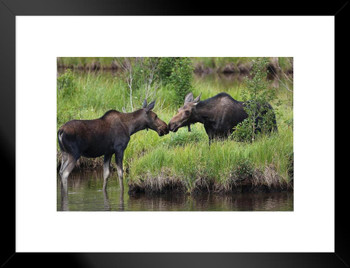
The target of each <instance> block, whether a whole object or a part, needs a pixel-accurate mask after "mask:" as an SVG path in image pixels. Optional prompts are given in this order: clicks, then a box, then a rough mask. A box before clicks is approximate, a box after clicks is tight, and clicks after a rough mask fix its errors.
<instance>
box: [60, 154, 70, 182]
mask: <svg viewBox="0 0 350 268" xmlns="http://www.w3.org/2000/svg"><path fill="white" fill-rule="evenodd" d="M61 153H62V160H61V167H60V176H61V177H62V172H63V170H64V168H65V166H66V164H67V160H68V153H66V152H63V151H61Z"/></svg>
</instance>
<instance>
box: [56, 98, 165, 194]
mask: <svg viewBox="0 0 350 268" xmlns="http://www.w3.org/2000/svg"><path fill="white" fill-rule="evenodd" d="M154 104H155V101H153V102H151V103H150V104H149V105H147V101H146V100H144V102H143V106H142V108H141V109H139V110H137V111H135V112H132V113H121V112H118V111H115V110H110V111H108V112H106V113H105V114H104V115H103V116H102V117H100V118H98V119H94V120H72V121H69V122H67V123H66V124H64V125H63V126H62V127H61V128H60V129H59V130H58V133H57V135H58V143H59V146H60V149H61V152H62V163H61V168H60V172H59V173H60V176H61V180H62V185H63V188H64V189H65V191H66V190H67V181H68V176H69V174H70V173H71V172H72V170H73V168H74V166H75V163H76V161H77V160H78V159H79V158H80V156H85V157H88V158H95V157H99V156H102V155H104V164H103V179H104V182H103V190H106V186H107V179H108V177H109V175H110V170H109V168H110V162H111V158H112V155H113V154H115V161H116V164H117V172H118V177H119V184H120V189H121V191H123V190H124V186H123V156H124V150H125V149H126V147H127V145H128V143H129V140H130V136H131V135H132V134H134V133H136V132H137V131H140V130H143V129H146V128H147V129H148V128H150V129H152V130H154V131H156V132H157V133H158V135H159V136H163V135H166V134H168V133H169V131H168V126H167V124H166V123H165V122H163V121H162V120H160V119H159V118H158V117H157V115H156V114H155V113H154V112H153V111H151V110H152V109H153V108H154Z"/></svg>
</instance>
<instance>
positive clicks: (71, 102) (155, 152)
mask: <svg viewBox="0 0 350 268" xmlns="http://www.w3.org/2000/svg"><path fill="white" fill-rule="evenodd" d="M70 83H71V86H69V87H66V88H65V89H63V90H58V92H57V129H58V128H59V127H60V126H61V125H63V124H64V123H65V122H67V121H69V120H72V119H95V118H98V117H100V116H102V115H103V114H104V113H105V112H106V111H108V110H110V109H116V110H119V111H122V110H123V109H124V110H126V111H127V112H130V111H131V110H132V107H131V105H130V99H129V92H128V89H127V88H125V84H124V83H122V82H121V79H120V77H119V76H118V75H115V74H113V73H110V72H87V73H86V72H83V73H81V72H72V73H71V78H70ZM286 83H287V81H286ZM243 88H244V84H242V83H241V82H239V81H237V80H232V81H231V80H227V81H222V80H220V79H217V78H210V79H206V78H200V79H195V80H194V81H193V93H194V95H195V96H197V95H199V94H200V93H202V99H206V98H209V97H212V96H214V95H215V94H217V93H220V92H222V91H225V92H227V93H229V94H230V95H231V96H232V97H233V98H235V99H237V100H240V99H241V92H242V89H243ZM289 88H292V85H289ZM271 90H276V91H277V96H278V98H277V101H276V103H275V104H273V105H274V108H275V109H276V115H277V123H278V128H279V132H278V133H277V134H274V135H272V136H271V137H266V136H262V137H260V138H259V139H258V140H256V141H255V142H254V143H239V142H235V141H233V140H227V141H221V142H215V143H213V144H212V145H211V146H210V147H209V146H208V137H207V135H206V133H205V130H204V127H203V125H201V124H196V125H194V126H193V127H192V132H187V129H180V130H179V131H178V132H177V133H170V134H169V135H166V136H164V137H159V136H158V135H157V133H155V132H154V131H151V130H150V131H146V130H144V131H140V132H138V133H136V134H134V135H133V136H132V137H131V140H130V143H129V145H128V147H127V149H126V151H125V158H124V170H125V171H126V172H125V179H126V181H127V183H128V184H129V186H130V187H129V188H130V191H131V192H149V193H159V192H166V191H169V190H172V191H175V190H176V191H180V192H185V193H195V192H199V191H211V192H221V193H222V192H232V191H238V192H244V191H279V190H286V189H292V183H293V179H292V178H293V177H292V174H293V130H292V122H293V108H292V107H293V95H292V92H290V91H288V90H286V89H285V88H283V87H280V88H273V89H271ZM175 97H176V93H175V92H174V91H172V90H170V89H168V88H167V87H166V86H161V87H158V88H154V89H152V90H151V91H150V93H149V96H148V101H151V100H153V99H156V106H155V108H154V111H155V112H156V113H157V114H158V116H159V118H161V119H162V120H164V121H165V122H169V121H170V119H171V117H172V116H173V115H174V114H175V113H176V111H177V109H178V108H179V107H178V106H176V105H175V104H174V101H173V99H174V98H175ZM144 98H145V95H144V92H143V91H142V90H140V91H136V92H133V106H134V109H136V108H139V107H141V105H142V101H143V99H144ZM277 102H281V105H278V106H277ZM57 156H58V157H57V160H58V161H57V164H58V165H59V163H60V152H59V150H58V151H57ZM102 163H103V158H102V157H100V158H96V159H87V158H81V159H80V160H79V162H78V164H77V165H78V168H83V169H84V168H90V169H94V168H96V167H97V166H99V167H102ZM112 168H113V169H115V163H114V157H113V159H112ZM111 179H112V180H115V179H117V175H116V173H114V174H113V176H112V178H111Z"/></svg>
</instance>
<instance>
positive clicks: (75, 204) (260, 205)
mask: <svg viewBox="0 0 350 268" xmlns="http://www.w3.org/2000/svg"><path fill="white" fill-rule="evenodd" d="M102 188H103V176H102V170H101V171H90V172H74V173H72V174H71V175H70V177H69V179H68V193H67V192H65V191H64V188H63V187H60V179H59V177H58V179H57V210H59V211H124V210H125V211H293V193H288V192H282V193H244V194H232V195H217V194H201V195H183V194H167V195H157V196H152V195H146V194H139V195H133V196H129V195H128V194H127V191H128V187H127V184H126V183H125V185H124V189H125V190H124V192H121V191H120V188H119V182H118V178H117V174H116V172H115V173H112V176H111V177H110V179H109V181H108V187H107V190H106V191H103V190H102Z"/></svg>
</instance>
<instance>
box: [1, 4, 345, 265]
mask: <svg viewBox="0 0 350 268" xmlns="http://www.w3.org/2000/svg"><path fill="white" fill-rule="evenodd" d="M204 3H205V2H203V1H202V2H191V3H188V2H187V3H186V2H183V3H182V2H181V1H163V2H161V1H149V0H148V1H141V0H129V1H108V0H100V1H97V0H85V1H83V0H70V1H62V0H61V1H58V0H0V40H1V42H0V45H1V50H0V51H1V52H0V53H1V57H0V60H1V62H0V148H1V155H0V157H1V159H0V165H1V171H2V172H4V171H5V170H6V174H7V175H6V176H3V178H2V184H1V188H2V191H1V192H2V193H1V194H0V197H1V204H2V209H3V210H5V211H3V212H2V217H1V218H2V228H1V233H2V239H1V244H2V248H3V250H2V252H1V258H0V264H1V267H19V265H21V264H22V265H23V264H27V265H28V264H33V265H35V267H46V266H47V265H51V264H55V265H62V266H65V265H69V266H75V267H78V266H81V267H111V266H116V267H214V266H215V267H216V266H217V267H232V266H237V267H257V266H259V267H265V266H266V267H349V264H350V261H349V251H350V250H349V241H350V239H349V232H346V229H347V227H348V226H347V225H348V222H347V221H345V220H344V217H345V215H346V212H347V210H343V209H342V208H341V204H347V203H348V201H347V195H346V192H345V191H346V187H345V183H346V180H340V179H339V180H336V181H335V191H336V192H335V252H334V253H257V252H255V253H16V250H15V245H16V232H15V226H16V212H15V209H16V202H15V201H16V200H15V190H16V184H15V178H16V169H15V168H16V160H15V156H16V154H15V149H16V136H15V135H16V124H15V115H16V114H15V111H16V91H15V88H16V80H15V79H16V69H15V61H16V53H15V47H16V29H15V25H16V16H32V15H46V16H59V15H83V16H84V15H95V16H98V15H113V16H114V15H172V16H174V15H227V16H234V15H258V16H259V15H283V16H289V15H325V16H334V18H335V33H336V39H335V42H336V43H335V48H336V51H337V53H335V56H338V59H339V56H340V57H341V59H342V60H341V61H336V70H337V73H336V81H337V83H341V82H342V81H343V82H344V79H346V70H344V69H343V68H341V67H340V68H338V67H339V66H340V64H342V63H341V62H343V61H345V62H347V60H346V59H347V58H346V57H348V55H346V53H342V52H344V51H345V50H344V48H342V47H341V44H342V41H341V40H342V39H344V38H345V37H346V36H345V35H343V34H342V30H341V28H340V27H341V26H342V25H347V24H348V23H346V21H348V20H347V16H346V13H347V11H348V9H349V5H348V2H346V1H340V2H336V1H333V2H331V3H324V2H322V3H321V2H314V3H309V5H305V3H300V4H299V5H298V4H296V3H293V4H292V6H290V4H291V3H288V4H285V5H283V4H282V3H283V2H282V1H280V2H269V3H265V1H261V2H260V3H258V4H254V5H252V3H251V2H246V3H243V4H242V3H240V5H239V6H236V8H227V7H226V5H229V3H225V2H221V3H220V4H215V3H212V4H210V5H209V4H204ZM346 35H347V34H346ZM342 49H343V50H342ZM28 157H30V152H28ZM334 161H335V159H334ZM343 179H345V178H343ZM5 193H6V194H5ZM5 235H6V236H5ZM185 242H186V241H184V243H185ZM116 243H117V241H116ZM301 243H302V241H301Z"/></svg>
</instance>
